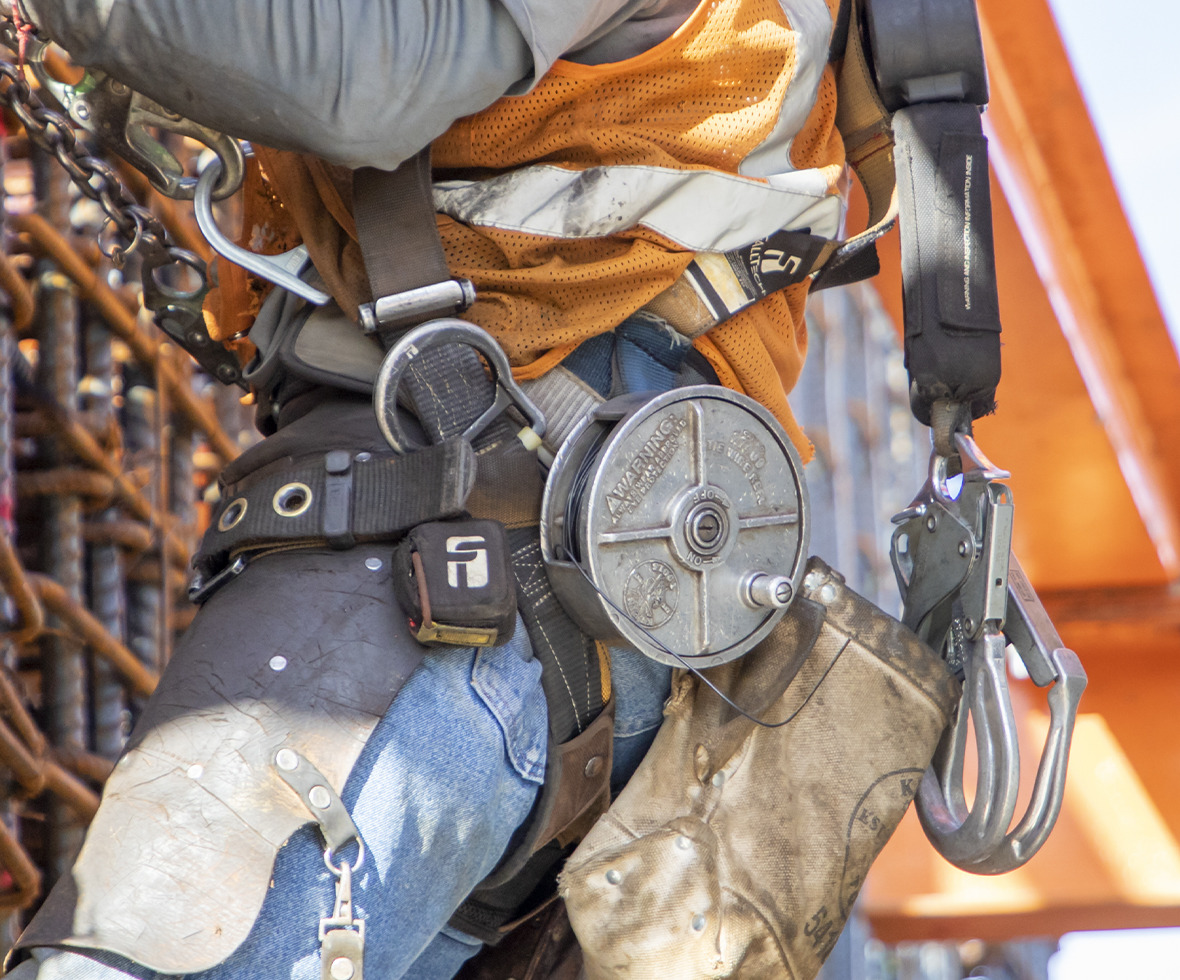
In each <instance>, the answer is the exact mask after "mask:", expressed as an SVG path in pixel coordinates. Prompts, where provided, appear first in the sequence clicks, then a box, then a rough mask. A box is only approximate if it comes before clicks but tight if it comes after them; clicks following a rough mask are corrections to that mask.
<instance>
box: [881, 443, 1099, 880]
mask: <svg viewBox="0 0 1180 980" xmlns="http://www.w3.org/2000/svg"><path fill="white" fill-rule="evenodd" d="M955 447H956V449H957V456H956V457H952V458H948V457H945V456H942V455H940V454H939V453H938V452H937V451H936V452H934V453H933V454H932V456H931V462H930V472H929V476H928V479H927V481H926V484H925V485H924V486H923V488H922V490H921V492H920V493H919V494H918V496H917V497H916V498H915V500H914V502H913V503H912V504H911V505H910V506H909V507H908V508H907V509H906V510H904V511H902V512H901V513H900V514H898V515H897V516H896V517H895V518H894V522H895V523H897V524H898V528H897V530H896V531H895V532H894V534H893V544H892V549H891V557H892V560H893V566H894V571H895V572H896V574H897V581H898V587H899V589H900V590H901V594H902V600H903V602H904V604H905V610H904V612H903V620H904V622H905V624H906V625H907V626H909V627H910V628H911V629H913V630H914V631H915V632H916V633H917V634H918V635H919V636H920V637H921V638H922V639H924V640H925V641H926V642H927V643H929V644H930V645H931V646H933V647H934V648H935V649H936V650H938V651H939V652H941V653H942V654H943V656H944V658H945V659H946V661H947V665H948V667H950V668H951V669H952V670H955V671H956V672H961V676H962V677H963V679H964V687H965V689H964V694H963V701H962V703H961V705H960V707H959V715H958V717H957V719H956V721H955V724H954V726H952V728H950V729H949V730H948V731H947V732H946V733H945V734H944V736H943V739H942V741H941V742H940V743H939V746H938V749H937V750H936V752H935V756H934V759H933V761H932V763H931V766H930V769H929V770H928V771H927V773H926V775H925V776H924V777H923V779H922V783H921V785H920V788H919V792H918V797H917V802H916V806H917V810H918V817H919V819H920V821H921V823H922V826H923V828H924V829H925V831H926V835H927V837H929V839H930V841H931V843H932V844H934V846H935V848H936V849H937V850H938V851H939V853H941V854H942V855H943V857H945V858H946V859H947V860H948V861H950V862H951V863H952V864H954V865H956V866H957V867H959V868H962V869H963V870H965V871H971V872H974V873H976V874H1000V873H1003V872H1005V871H1011V870H1012V869H1013V868H1017V867H1019V866H1020V865H1022V864H1024V863H1025V862H1026V861H1027V860H1028V859H1029V858H1030V857H1032V855H1033V854H1035V853H1036V851H1037V849H1038V848H1040V846H1041V845H1042V844H1043V843H1044V842H1045V840H1046V838H1047V837H1048V836H1049V832H1050V830H1052V828H1053V824H1054V823H1055V822H1056V820H1057V815H1058V813H1059V812H1060V809H1061V802H1062V796H1063V793H1064V789H1065V773H1066V766H1067V763H1068V759H1069V745H1070V740H1071V737H1072V733H1073V726H1074V721H1075V720H1076V717H1077V708H1078V700H1079V698H1080V697H1081V693H1082V691H1083V690H1084V688H1085V686H1086V675H1085V671H1083V670H1082V667H1081V664H1080V663H1079V662H1078V659H1077V657H1076V655H1074V653H1073V652H1072V651H1070V650H1067V649H1065V648H1064V647H1063V645H1062V643H1061V639H1060V637H1058V635H1057V632H1056V630H1054V629H1053V624H1052V622H1051V621H1050V620H1049V617H1048V615H1047V614H1046V613H1045V611H1044V608H1043V607H1042V606H1041V604H1040V602H1039V600H1038V599H1037V596H1036V592H1035V591H1034V590H1033V588H1032V586H1031V585H1030V584H1029V582H1028V579H1027V578H1026V577H1025V575H1024V572H1023V570H1022V569H1021V568H1020V564H1019V562H1017V561H1016V558H1015V556H1014V555H1012V553H1011V541H1012V513H1013V508H1012V497H1011V493H1010V491H1009V490H1008V488H1007V486H1005V485H1004V484H1003V483H1000V482H999V481H1000V480H1003V479H1006V478H1007V477H1008V474H1007V473H1006V472H1004V471H1003V470H1000V469H999V468H998V467H996V466H995V465H994V464H992V463H991V462H990V461H989V460H988V459H987V458H986V457H985V456H984V455H983V454H982V453H981V452H980V451H979V449H978V447H976V445H975V443H974V442H973V441H972V440H971V438H970V437H969V436H967V435H965V434H962V433H959V434H957V435H956V436H955ZM953 461H957V463H958V469H959V471H960V472H961V473H962V476H963V484H962V487H961V488H960V490H959V492H958V494H957V495H954V494H952V493H951V491H950V485H949V477H948V473H950V472H951V464H952V462H953ZM1009 644H1011V645H1012V646H1013V647H1014V648H1015V650H1016V652H1017V654H1018V655H1019V656H1020V658H1021V659H1022V660H1023V661H1024V663H1025V666H1026V667H1027V668H1028V672H1029V676H1030V677H1031V678H1032V679H1033V681H1034V683H1036V684H1037V685H1038V686H1040V687H1045V686H1048V685H1049V684H1054V683H1055V686H1054V687H1053V690H1052V691H1051V692H1050V694H1049V705H1050V718H1051V721H1050V729H1049V734H1048V737H1047V739H1046V742H1045V747H1044V750H1043V752H1042V754H1041V759H1040V762H1039V764H1038V768H1037V778H1036V782H1035V784H1034V788H1033V796H1032V800H1031V802H1030V804H1029V806H1028V809H1027V811H1026V812H1025V814H1024V816H1023V817H1022V818H1021V819H1020V822H1019V823H1018V825H1017V826H1016V827H1015V828H1014V829H1012V830H1011V831H1010V830H1009V827H1010V825H1011V823H1012V819H1013V816H1014V814H1015V810H1016V802H1017V799H1016V795H1017V789H1018V787H1019V777H1020V754H1019V747H1018V744H1017V736H1016V721H1015V718H1014V715H1013V711H1012V702H1011V696H1010V692H1009V690H1008V678H1007V670H1006V649H1007V646H1008V645H1009ZM964 651H965V656H964ZM969 720H970V721H971V722H972V723H973V724H974V727H975V740H976V747H977V751H978V756H979V775H978V783H977V785H976V792H975V802H974V804H973V805H972V806H971V807H968V806H967V803H966V795H965V793H964V791H963V761H964V756H965V753H966V740H967V725H968V721H969Z"/></svg>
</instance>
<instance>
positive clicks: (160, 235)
mask: <svg viewBox="0 0 1180 980" xmlns="http://www.w3.org/2000/svg"><path fill="white" fill-rule="evenodd" d="M3 80H7V82H8V84H7V85H3ZM0 86H3V87H2V90H0V102H3V104H4V105H5V106H7V107H8V108H9V109H10V110H11V111H12V113H13V115H15V116H16V118H17V119H18V120H20V123H21V125H22V126H23V127H24V129H25V132H26V133H27V134H28V137H29V139H30V141H32V143H33V144H34V145H35V146H37V147H38V148H39V149H41V150H44V151H45V152H46V153H50V154H52V155H53V156H54V157H55V158H56V159H57V161H58V163H60V164H61V165H62V167H64V168H65V171H66V173H67V174H69V176H70V179H71V180H72V181H73V182H74V184H75V185H76V186H77V188H78V190H79V191H80V192H81V193H82V194H84V195H85V196H86V197H88V198H89V199H90V200H92V201H95V202H96V203H97V204H98V205H99V206H100V207H101V208H102V210H103V212H104V213H105V214H106V216H107V218H108V219H109V220H110V222H111V223H112V224H113V225H114V226H115V228H116V230H117V231H118V233H119V235H121V236H122V238H123V239H124V240H125V241H127V242H128V243H129V244H127V245H126V246H115V247H113V248H112V249H111V250H110V252H109V253H108V255H109V257H110V259H111V261H112V262H113V263H114V265H115V266H116V267H117V268H121V267H122V265H123V263H124V262H125V261H126V259H127V258H128V256H130V255H131V254H132V253H134V252H137V251H138V252H140V253H141V254H142V255H145V256H151V257H152V258H154V259H155V260H156V262H155V264H156V265H158V266H162V265H169V264H172V263H176V262H179V263H183V264H184V265H186V266H188V267H189V268H192V269H194V270H199V269H200V263H197V264H194V263H193V262H192V258H193V256H192V253H190V252H188V251H186V250H184V249H181V248H177V247H176V246H175V245H173V244H172V241H171V239H170V238H169V236H168V232H167V230H166V229H165V228H164V226H163V225H162V224H161V223H160V220H159V219H158V218H157V217H156V216H155V215H153V214H152V213H151V212H150V211H149V210H148V209H147V208H145V207H143V206H142V205H141V204H139V203H138V202H137V201H136V200H135V199H134V198H133V197H131V195H130V194H129V193H128V191H127V189H126V188H125V187H124V186H123V183H122V181H121V180H119V177H118V174H116V173H115V170H114V168H113V167H112V166H111V165H110V164H109V163H107V162H106V161H105V160H100V159H98V158H97V157H93V156H91V155H90V154H89V153H88V152H87V151H86V148H85V146H84V145H83V144H82V143H80V142H79V141H78V138H77V136H76V134H75V133H74V128H73V126H72V125H71V124H70V121H69V120H68V119H67V118H66V117H65V116H63V115H62V114H61V113H59V112H55V111H54V110H52V109H50V108H48V107H47V106H46V105H45V104H44V103H42V102H41V100H40V99H39V98H38V97H37V94H36V93H35V92H34V91H33V90H32V88H31V87H30V86H29V83H28V82H27V81H25V78H24V75H23V73H22V71H21V69H20V67H19V66H17V65H15V64H13V63H12V62H10V61H5V60H0Z"/></svg>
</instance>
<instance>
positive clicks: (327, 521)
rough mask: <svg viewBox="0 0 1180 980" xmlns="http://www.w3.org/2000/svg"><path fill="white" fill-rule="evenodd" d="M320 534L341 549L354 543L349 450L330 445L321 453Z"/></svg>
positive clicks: (331, 544)
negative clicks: (322, 481) (322, 520)
mask: <svg viewBox="0 0 1180 980" xmlns="http://www.w3.org/2000/svg"><path fill="white" fill-rule="evenodd" d="M324 469H325V470H327V473H328V475H327V476H326V477H325V479H324V537H325V538H327V539H328V544H329V545H330V546H331V547H333V548H337V549H339V550H341V551H343V550H344V549H345V548H351V547H352V546H353V545H354V544H356V538H355V537H354V536H353V533H352V531H351V530H349V523H350V521H351V519H352V453H350V452H349V451H348V450H346V449H333V450H332V451H331V452H330V453H328V454H327V455H326V456H324Z"/></svg>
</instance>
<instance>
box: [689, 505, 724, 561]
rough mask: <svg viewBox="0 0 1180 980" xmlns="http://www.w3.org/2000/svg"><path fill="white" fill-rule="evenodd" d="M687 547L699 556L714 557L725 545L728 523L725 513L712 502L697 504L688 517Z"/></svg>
mask: <svg viewBox="0 0 1180 980" xmlns="http://www.w3.org/2000/svg"><path fill="white" fill-rule="evenodd" d="M687 525H688V526H687V528H686V531H687V532H688V533H687V535H686V536H687V538H688V545H689V547H690V548H692V550H693V551H695V552H696V553H697V554H699V555H705V556H708V555H715V554H716V553H717V552H718V551H720V550H721V548H722V547H723V546H724V544H725V538H726V530H727V528H728V526H729V522H728V520H727V519H726V515H725V511H724V510H722V509H721V507H719V506H718V505H717V504H715V503H713V502H712V501H706V502H705V503H702V504H698V505H697V506H696V507H694V508H693V509H692V510H691V511H690V512H689V515H688V521H687Z"/></svg>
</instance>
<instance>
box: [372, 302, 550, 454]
mask: <svg viewBox="0 0 1180 980" xmlns="http://www.w3.org/2000/svg"><path fill="white" fill-rule="evenodd" d="M443 344H463V345H465V346H467V347H472V348H474V349H475V350H476V351H478V352H479V353H480V354H482V355H483V356H484V359H485V360H486V361H487V364H488V368H489V369H490V371H491V379H492V383H493V384H494V385H495V388H496V395H495V398H494V400H493V401H492V404H491V405H489V406H488V407H487V409H485V410H484V411H483V412H482V413H481V414H480V416H479V418H477V419H476V420H475V421H474V422H472V423H471V424H470V425H469V426H468V427H467V428H466V429H465V430H464V432H463V434H462V438H463V439H465V440H466V441H468V442H470V441H471V440H472V439H474V438H475V437H476V436H477V435H479V433H481V432H482V431H483V430H484V429H486V428H487V427H488V426H489V425H491V423H492V422H493V421H494V420H495V419H497V418H498V417H499V416H500V415H502V414H503V413H504V410H505V409H506V408H508V407H509V406H510V405H512V406H515V407H516V408H517V409H518V410H519V411H520V413H521V414H522V415H524V417H525V420H526V422H527V425H526V426H525V428H524V429H522V430H521V431H520V432H519V433H518V434H517V435H518V437H519V438H520V440H521V441H522V442H523V443H524V444H525V446H526V447H527V448H529V449H535V448H536V447H537V446H538V445H540V442H541V437H542V436H543V435H544V434H545V416H544V415H542V414H541V411H540V409H538V408H537V406H536V405H534V404H533V403H532V401H530V400H529V398H528V396H527V395H525V393H524V392H523V391H521V389H520V386H519V385H517V383H516V382H515V381H514V380H513V379H512V368H511V367H510V366H509V364H508V358H507V356H505V354H504V351H503V349H502V348H501V347H500V345H499V344H497V343H496V341H495V340H494V339H493V338H492V336H491V335H490V334H489V333H487V332H486V331H485V330H481V329H480V328H479V327H477V326H475V325H474V324H472V323H468V322H467V321H466V320H456V319H440V320H431V321H429V322H428V323H423V324H422V325H421V326H417V327H414V328H413V329H412V330H408V331H406V333H404V334H403V335H402V336H401V337H400V338H399V339H398V341H397V343H395V344H394V345H393V346H392V347H391V348H390V349H389V352H388V353H387V354H386V355H385V359H384V360H383V361H382V362H381V368H380V370H379V371H378V372H377V380H376V382H375V383H374V386H373V407H374V409H375V411H376V413H377V424H378V426H380V428H381V434H382V435H383V436H385V441H386V442H388V443H389V445H390V446H392V447H393V450H394V452H396V453H402V454H404V453H409V452H413V451H414V450H416V449H424V448H426V447H425V446H422V445H419V444H418V443H416V442H414V441H413V440H411V439H410V438H409V436H407V435H406V432H405V429H404V428H403V427H402V422H401V419H400V418H399V417H398V412H397V393H398V388H399V387H400V385H401V382H402V378H403V377H404V376H405V374H406V371H408V370H409V369H410V367H411V365H413V363H414V361H415V359H416V358H418V357H419V355H421V354H422V352H423V351H426V350H428V349H430V348H432V347H439V346H441V345H443Z"/></svg>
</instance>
